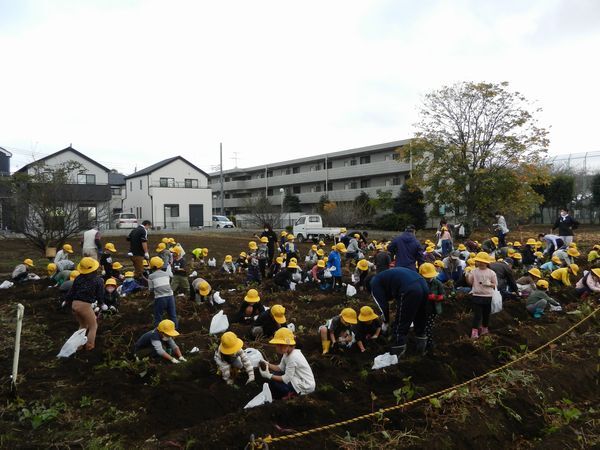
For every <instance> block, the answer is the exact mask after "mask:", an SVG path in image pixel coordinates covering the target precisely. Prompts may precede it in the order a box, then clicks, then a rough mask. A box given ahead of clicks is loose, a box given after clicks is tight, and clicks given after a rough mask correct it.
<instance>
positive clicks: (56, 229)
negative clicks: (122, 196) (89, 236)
mask: <svg viewBox="0 0 600 450" xmlns="http://www.w3.org/2000/svg"><path fill="white" fill-rule="evenodd" d="M82 170H83V167H82V166H81V164H79V163H78V162H75V161H67V162H64V163H61V164H58V165H54V166H47V165H45V164H43V163H40V164H34V165H32V166H31V167H30V172H29V173H17V174H15V175H14V176H13V178H12V180H11V183H10V187H11V190H12V194H13V202H14V208H12V209H13V223H14V224H15V229H16V231H19V232H21V233H22V234H24V235H25V237H26V238H27V239H28V240H29V241H30V242H31V243H32V244H33V245H34V246H35V247H37V248H39V249H40V250H41V251H42V252H45V251H46V249H47V248H48V247H58V246H62V245H63V244H64V243H65V242H66V241H67V240H69V239H70V238H72V237H73V236H75V235H77V234H79V233H80V232H81V231H83V230H85V229H87V228H89V227H91V226H92V225H95V224H96V223H97V220H98V219H99V218H102V219H104V218H105V217H107V214H108V211H107V203H106V200H108V199H110V187H109V186H108V185H106V186H104V185H87V184H76V180H77V174H78V173H79V172H81V171H82Z"/></svg>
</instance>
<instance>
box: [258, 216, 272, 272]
mask: <svg viewBox="0 0 600 450" xmlns="http://www.w3.org/2000/svg"><path fill="white" fill-rule="evenodd" d="M258 237H266V238H267V239H268V240H269V242H268V243H267V247H268V248H269V255H268V257H267V258H268V261H269V266H270V265H271V264H273V257H274V255H275V246H276V245H277V235H276V234H275V232H274V231H273V227H272V226H271V224H270V223H265V224H264V231H263V232H262V233H261V235H260V236H258Z"/></svg>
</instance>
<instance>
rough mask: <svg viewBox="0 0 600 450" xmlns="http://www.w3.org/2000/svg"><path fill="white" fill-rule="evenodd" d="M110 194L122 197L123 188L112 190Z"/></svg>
mask: <svg viewBox="0 0 600 450" xmlns="http://www.w3.org/2000/svg"><path fill="white" fill-rule="evenodd" d="M110 192H111V193H112V195H121V188H120V187H114V188H110Z"/></svg>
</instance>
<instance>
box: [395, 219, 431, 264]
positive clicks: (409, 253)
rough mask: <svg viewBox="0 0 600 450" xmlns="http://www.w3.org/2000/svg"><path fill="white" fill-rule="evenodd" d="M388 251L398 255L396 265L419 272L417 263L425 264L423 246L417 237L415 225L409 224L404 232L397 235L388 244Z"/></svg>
mask: <svg viewBox="0 0 600 450" xmlns="http://www.w3.org/2000/svg"><path fill="white" fill-rule="evenodd" d="M388 251H389V252H390V254H392V255H396V267H405V268H407V269H410V270H414V271H415V272H417V263H418V264H419V265H421V264H423V262H424V261H425V260H424V258H423V247H421V244H420V243H419V241H418V240H417V238H416V237H415V226H414V225H408V226H407V227H406V229H405V230H404V233H402V234H401V235H399V236H398V237H396V238H395V239H394V240H393V241H392V243H391V244H390V245H389V246H388Z"/></svg>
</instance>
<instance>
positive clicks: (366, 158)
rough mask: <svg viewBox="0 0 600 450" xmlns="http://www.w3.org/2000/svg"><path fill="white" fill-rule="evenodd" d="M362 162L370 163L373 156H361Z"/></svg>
mask: <svg viewBox="0 0 600 450" xmlns="http://www.w3.org/2000/svg"><path fill="white" fill-rule="evenodd" d="M360 163H361V164H370V163H371V156H369V155H368V156H361V157H360Z"/></svg>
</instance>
